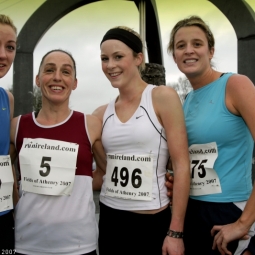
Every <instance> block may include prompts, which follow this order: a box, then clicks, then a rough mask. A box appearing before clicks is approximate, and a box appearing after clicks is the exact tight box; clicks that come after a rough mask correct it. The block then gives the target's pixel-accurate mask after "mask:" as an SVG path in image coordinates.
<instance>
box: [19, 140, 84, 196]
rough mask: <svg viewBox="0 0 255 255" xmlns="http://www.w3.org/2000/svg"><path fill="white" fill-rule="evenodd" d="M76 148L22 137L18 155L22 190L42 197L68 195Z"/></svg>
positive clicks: (72, 145)
mask: <svg viewBox="0 0 255 255" xmlns="http://www.w3.org/2000/svg"><path fill="white" fill-rule="evenodd" d="M78 148H79V145H78V144H75V143H69V142H63V141H58V140H50V139H42V138H37V139H30V138H24V139H23V144H22V148H21V150H20V153H19V161H20V168H21V181H22V189H23V190H24V191H27V192H32V193H37V194H44V195H55V196H61V195H70V194H71V191H72V189H73V184H74V177H75V170H76V160H77V154H78Z"/></svg>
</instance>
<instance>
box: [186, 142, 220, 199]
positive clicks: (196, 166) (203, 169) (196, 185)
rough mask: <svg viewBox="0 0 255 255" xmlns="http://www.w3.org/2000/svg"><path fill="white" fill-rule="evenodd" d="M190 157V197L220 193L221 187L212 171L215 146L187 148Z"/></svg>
mask: <svg viewBox="0 0 255 255" xmlns="http://www.w3.org/2000/svg"><path fill="white" fill-rule="evenodd" d="M189 156H190V163H191V165H190V171H191V182H190V195H192V196H200V195H208V194H215V193H221V185H220V180H219V177H218V175H217V173H216V171H215V170H214V169H213V166H214V163H215V160H216V159H217V157H218V149H217V144H216V143H215V142H212V143H207V144H193V145H191V146H190V147H189Z"/></svg>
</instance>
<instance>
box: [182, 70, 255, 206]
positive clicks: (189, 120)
mask: <svg viewBox="0 0 255 255" xmlns="http://www.w3.org/2000/svg"><path fill="white" fill-rule="evenodd" d="M231 75H233V74H232V73H227V74H224V75H223V76H222V77H220V78H219V79H217V80H216V81H214V82H212V83H210V84H208V85H206V86H204V87H202V88H200V89H197V90H194V91H191V92H190V93H189V94H188V96H187V98H186V101H185V102H184V105H183V109H184V114H185V121H186V127H187V133H188V142H189V146H190V145H192V144H206V143H211V142H216V144H217V148H218V157H217V159H216V161H215V162H214V166H213V169H214V170H215V171H216V173H217V175H218V177H219V180H220V183H221V189H222V192H221V193H217V194H209V195H199V196H191V198H193V199H197V200H202V201H209V202H238V201H245V200H247V199H248V198H249V196H250V193H251V190H252V181H251V168H252V152H253V146H254V142H253V138H252V136H251V133H250V131H249V129H248V127H247V125H246V124H245V122H244V120H243V118H242V117H240V116H236V115H234V114H232V113H231V112H230V111H229V110H228V109H227V107H226V104H225V94H226V85H227V81H228V78H229V77H230V76H231Z"/></svg>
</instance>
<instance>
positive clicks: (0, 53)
mask: <svg viewBox="0 0 255 255" xmlns="http://www.w3.org/2000/svg"><path fill="white" fill-rule="evenodd" d="M16 39H17V37H16V33H15V31H14V30H13V28H12V27H11V26H9V25H5V24H0V78H2V77H3V76H5V75H6V73H7V72H8V71H9V69H10V67H11V65H12V63H13V60H14V57H15V54H16Z"/></svg>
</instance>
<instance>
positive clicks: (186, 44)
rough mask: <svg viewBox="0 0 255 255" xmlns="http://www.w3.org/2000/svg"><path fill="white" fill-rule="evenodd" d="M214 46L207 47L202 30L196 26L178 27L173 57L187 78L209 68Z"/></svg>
mask: <svg viewBox="0 0 255 255" xmlns="http://www.w3.org/2000/svg"><path fill="white" fill-rule="evenodd" d="M213 54H214V48H213V47H212V48H211V49H209V46H208V41H207V38H206V35H205V33H204V31H203V30H202V29H201V28H199V27H197V26H188V27H182V28H180V29H179V30H178V31H177V32H176V34H175V37H174V50H173V57H174V61H175V63H176V64H177V66H178V68H179V70H180V71H181V72H183V73H184V74H185V75H186V76H187V77H188V78H189V77H194V76H197V75H201V74H203V73H204V72H205V71H206V70H208V69H209V68H211V65H210V61H211V59H212V57H213Z"/></svg>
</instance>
